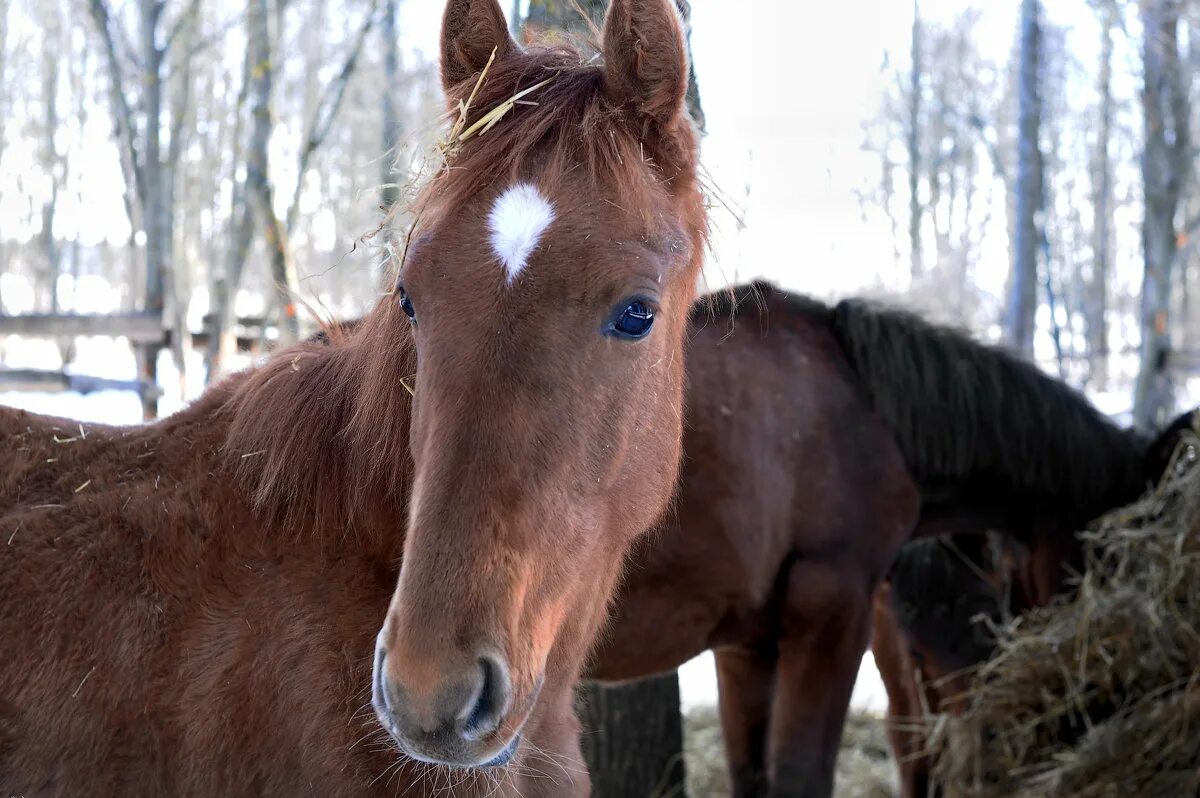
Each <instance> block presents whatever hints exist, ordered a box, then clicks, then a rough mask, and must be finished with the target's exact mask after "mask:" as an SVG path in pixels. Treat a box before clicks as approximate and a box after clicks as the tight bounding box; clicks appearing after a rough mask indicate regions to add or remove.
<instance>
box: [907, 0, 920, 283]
mask: <svg viewBox="0 0 1200 798" xmlns="http://www.w3.org/2000/svg"><path fill="white" fill-rule="evenodd" d="M908 74H909V77H908V135H907V137H906V138H907V142H908V240H909V253H910V254H909V271H910V273H911V275H912V276H913V277H914V278H915V277H917V276H919V275H920V274H921V272H922V270H923V268H922V258H921V7H920V4H919V2H918V0H913V21H912V64H911V66H910V67H909V73H908Z"/></svg>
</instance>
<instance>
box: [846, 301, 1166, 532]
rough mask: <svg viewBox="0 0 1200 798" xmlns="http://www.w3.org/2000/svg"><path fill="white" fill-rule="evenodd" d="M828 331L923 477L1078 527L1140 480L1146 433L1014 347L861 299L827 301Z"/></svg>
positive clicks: (1131, 495)
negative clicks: (1120, 421)
mask: <svg viewBox="0 0 1200 798" xmlns="http://www.w3.org/2000/svg"><path fill="white" fill-rule="evenodd" d="M831 329H832V330H833V334H834V335H835V336H836V337H837V339H838V341H839V342H840V343H841V345H842V349H843V351H844V352H845V353H846V357H847V359H848V360H849V361H850V364H851V366H852V367H853V368H854V370H855V372H856V373H857V374H858V376H859V379H860V380H861V381H862V384H863V386H864V387H865V389H866V391H867V393H868V394H869V396H870V398H871V401H872V403H873V404H874V406H875V409H876V411H877V412H879V413H880V415H882V416H883V418H884V420H885V422H886V423H887V424H888V426H889V427H890V428H891V430H892V432H893V434H895V436H896V440H897V442H898V443H899V444H900V450H901V451H902V452H903V454H904V457H905V460H906V461H907V462H908V464H909V466H910V468H911V469H912V470H913V472H914V474H915V476H916V477H917V479H918V481H919V482H921V483H922V484H923V485H934V486H937V485H944V484H946V483H956V484H963V485H966V486H969V487H972V488H974V489H976V490H977V491H979V492H980V493H981V494H982V495H983V496H985V497H991V498H992V499H994V500H996V501H998V502H1002V501H1004V500H1005V499H1006V498H1011V499H1014V500H1020V501H1022V502H1023V503H1030V502H1033V503H1035V504H1036V505H1038V509H1039V510H1040V511H1043V512H1048V513H1050V514H1051V515H1054V516H1056V517H1058V518H1060V519H1062V520H1064V521H1066V522H1069V523H1072V524H1075V525H1079V526H1081V525H1083V524H1086V523H1087V522H1089V521H1091V520H1092V519H1094V518H1096V517H1097V516H1099V515H1101V514H1102V513H1104V512H1105V511H1107V510H1109V509H1111V508H1113V507H1117V506H1120V505H1122V504H1126V503H1128V502H1129V501H1132V500H1133V499H1135V498H1137V496H1138V495H1139V494H1140V493H1141V492H1142V491H1143V490H1145V488H1146V483H1147V478H1146V475H1145V473H1144V471H1143V467H1142V463H1143V452H1144V450H1145V447H1146V445H1147V443H1148V441H1147V440H1146V439H1145V438H1143V437H1142V436H1141V435H1139V434H1137V433H1135V432H1133V431H1130V430H1124V429H1121V428H1120V427H1118V426H1117V425H1116V424H1115V423H1113V422H1112V421H1111V420H1109V419H1108V418H1107V417H1106V416H1104V415H1103V414H1102V413H1101V412H1100V411H1099V410H1097V409H1096V408H1095V407H1094V406H1093V405H1092V404H1091V403H1090V402H1089V401H1088V400H1087V399H1086V398H1085V397H1084V396H1083V395H1082V394H1080V393H1079V392H1078V391H1076V390H1074V389H1073V388H1071V387H1070V386H1068V385H1067V384H1065V383H1063V382H1061V381H1059V380H1056V379H1053V378H1051V377H1049V376H1047V375H1046V374H1044V373H1043V372H1042V371H1041V370H1040V369H1038V368H1037V367H1036V366H1034V365H1033V364H1031V363H1029V362H1027V361H1025V360H1023V359H1021V358H1019V357H1017V356H1016V355H1013V354H1012V353H1010V352H1007V351H1005V350H1004V349H1002V348H1000V347H996V346H987V345H984V344H980V343H978V342H976V341H974V340H973V339H972V338H971V337H970V336H969V335H967V334H965V333H962V332H959V331H958V330H954V329H951V328H949V327H942V326H938V325H934V324H931V323H929V322H927V321H925V320H924V319H921V318H919V317H918V316H915V315H913V314H911V313H907V312H903V311H899V310H893V309H889V308H883V307H879V306H876V305H874V304H872V303H869V302H864V301H861V300H847V301H844V302H840V303H838V305H837V306H836V307H835V308H834V310H833V321H832V328H831Z"/></svg>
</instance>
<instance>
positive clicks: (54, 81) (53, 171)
mask: <svg viewBox="0 0 1200 798" xmlns="http://www.w3.org/2000/svg"><path fill="white" fill-rule="evenodd" d="M46 11H47V12H48V13H46V15H45V16H44V17H43V20H44V23H45V27H44V29H43V33H44V35H45V38H44V39H43V41H42V98H41V99H42V122H43V125H44V127H43V130H42V135H43V139H42V141H43V143H42V170H43V171H44V172H45V174H46V175H47V176H48V177H49V178H50V191H49V193H48V194H47V195H46V199H45V201H44V202H43V203H42V234H41V244H42V254H43V256H44V258H45V264H44V268H45V271H44V279H45V281H46V285H47V288H48V290H49V295H50V312H51V313H58V310H59V307H58V305H59V302H58V274H59V266H60V261H61V260H62V252H61V251H60V249H59V247H58V239H57V238H55V236H54V219H55V215H56V212H57V210H58V195H59V192H61V191H62V190H63V183H64V182H65V180H66V176H67V175H66V172H67V170H66V164H65V163H64V159H63V157H62V155H61V154H60V153H59V151H58V147H57V146H56V143H55V142H56V139H57V137H58V133H59V129H58V125H59V120H58V78H59V64H60V62H61V59H62V48H63V35H62V18H61V16H60V12H59V9H58V7H57V5H55V6H51V7H50V8H48V9H46ZM64 365H65V364H64Z"/></svg>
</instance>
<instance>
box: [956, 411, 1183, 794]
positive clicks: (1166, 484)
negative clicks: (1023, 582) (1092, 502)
mask: <svg viewBox="0 0 1200 798" xmlns="http://www.w3.org/2000/svg"><path fill="white" fill-rule="evenodd" d="M1084 539H1085V541H1086V546H1087V551H1088V568H1087V573H1086V574H1085V576H1084V577H1083V579H1082V582H1081V584H1080V586H1079V591H1078V595H1077V596H1076V597H1075V598H1074V599H1072V600H1071V601H1070V602H1069V603H1064V604H1062V605H1060V606H1056V607H1052V608H1048V609H1045V610H1039V611H1035V612H1033V613H1030V614H1027V615H1025V616H1023V617H1021V618H1018V619H1016V620H1015V621H1014V622H1013V623H1012V624H1011V625H1009V626H1007V627H1006V628H1003V629H1001V630H999V647H998V649H997V652H996V655H995V656H994V658H993V659H992V660H990V661H989V662H988V663H986V664H985V665H984V666H982V667H981V669H980V670H979V672H978V673H977V674H976V675H975V678H974V681H973V685H972V688H971V692H970V695H969V700H970V703H969V708H968V710H967V712H966V714H964V715H963V716H961V717H956V718H944V719H942V722H940V723H938V724H937V726H936V729H937V733H936V735H935V737H936V738H937V739H935V741H934V746H935V750H936V751H937V753H938V763H937V766H936V774H935V775H936V778H937V780H938V781H939V782H940V783H941V784H942V785H943V787H944V789H945V794H946V795H947V796H950V798H959V797H960V796H961V797H962V798H966V797H967V796H969V797H970V798H992V796H1027V797H1028V798H1033V797H1034V796H1037V797H1038V798H1050V797H1051V796H1054V797H1055V798H1059V797H1061V796H1072V798H1090V797H1091V796H1122V797H1124V796H1196V795H1200V437H1197V436H1196V435H1192V434H1188V433H1185V435H1184V441H1183V443H1182V444H1181V446H1180V448H1179V450H1178V451H1177V452H1176V454H1175V459H1174V461H1173V463H1172V466H1171V468H1170V469H1168V471H1167V475H1166V476H1165V477H1164V479H1163V481H1162V484H1160V485H1159V486H1158V488H1157V489H1156V490H1155V491H1154V492H1153V493H1152V494H1150V495H1149V496H1147V497H1146V498H1145V499H1143V500H1142V501H1140V502H1139V503H1137V504H1135V505H1132V506H1130V507H1127V508H1124V509H1122V510H1120V511H1117V512H1114V513H1113V514H1111V515H1109V516H1107V517H1105V518H1103V519H1101V521H1100V522H1099V523H1098V525H1096V526H1095V527H1094V528H1093V530H1092V531H1090V532H1088V533H1085V534H1084Z"/></svg>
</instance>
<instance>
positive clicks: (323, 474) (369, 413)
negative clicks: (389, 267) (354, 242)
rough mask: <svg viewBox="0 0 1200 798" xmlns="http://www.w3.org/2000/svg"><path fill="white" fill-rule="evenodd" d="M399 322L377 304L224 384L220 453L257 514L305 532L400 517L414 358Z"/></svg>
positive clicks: (391, 306)
mask: <svg viewBox="0 0 1200 798" xmlns="http://www.w3.org/2000/svg"><path fill="white" fill-rule="evenodd" d="M400 315H401V311H399V310H398V309H397V308H396V307H395V303H394V302H389V301H386V300H384V301H382V302H380V303H379V305H377V307H376V308H375V310H374V311H373V312H372V313H371V314H370V315H368V316H366V317H365V318H364V319H362V320H361V321H360V322H355V323H353V324H351V325H341V326H338V327H335V328H331V329H327V330H323V331H322V332H321V333H318V334H317V335H315V336H313V337H312V338H311V339H309V340H308V341H305V342H303V343H300V344H297V345H296V346H293V347H289V348H287V349H284V350H281V351H279V352H277V353H276V354H274V355H273V356H272V357H271V358H270V359H269V360H268V361H267V362H266V363H265V364H264V365H263V366H261V367H259V368H258V369H255V370H253V371H250V372H248V373H245V374H239V375H234V377H232V378H230V379H231V382H233V383H234V387H233V390H232V393H231V395H230V397H229V399H228V400H227V401H226V402H225V403H224V406H223V407H222V408H221V409H220V411H219V413H220V414H221V415H222V416H224V417H225V418H227V419H228V423H229V431H228V434H227V437H226V442H225V451H226V454H227V459H228V462H229V464H230V466H231V467H232V469H233V470H234V472H235V473H236V475H237V477H238V478H239V479H241V480H242V481H243V482H244V484H246V485H247V486H248V487H249V489H250V493H251V496H252V499H253V503H254V505H255V507H256V508H257V509H258V510H260V511H261V512H263V513H265V514H267V515H269V516H271V517H272V518H275V519H278V520H280V521H282V522H284V523H286V524H287V525H288V526H289V527H292V528H296V529H306V530H311V529H313V528H315V527H318V526H331V525H332V526H336V527H338V528H342V529H345V528H353V527H356V526H359V525H360V524H361V523H363V522H366V521H367V520H369V517H370V516H371V514H373V513H377V512H388V511H389V510H393V511H396V512H399V511H400V510H401V508H402V506H403V497H404V488H405V485H406V484H407V479H408V473H409V466H410V460H409V451H408V419H409V399H410V394H409V393H408V389H407V388H406V387H405V383H404V380H405V379H406V378H408V377H409V376H410V375H412V374H413V372H414V371H415V354H414V351H413V347H412V339H411V333H410V328H409V325H408V321H407V319H404V318H398V317H399V316H400Z"/></svg>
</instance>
